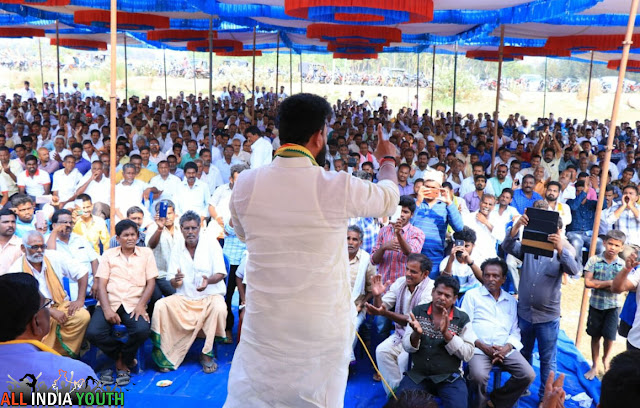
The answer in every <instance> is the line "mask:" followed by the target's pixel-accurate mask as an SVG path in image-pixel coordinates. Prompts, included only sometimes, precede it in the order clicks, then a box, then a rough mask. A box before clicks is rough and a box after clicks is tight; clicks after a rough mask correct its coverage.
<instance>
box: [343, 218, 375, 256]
mask: <svg viewBox="0 0 640 408" xmlns="http://www.w3.org/2000/svg"><path fill="white" fill-rule="evenodd" d="M349 225H357V226H358V227H360V229H361V230H362V244H361V245H360V248H362V249H363V250H365V251H366V252H368V253H369V255H372V254H373V246H374V245H375V244H376V240H377V239H378V233H379V232H380V222H378V219H377V218H375V217H360V218H349Z"/></svg>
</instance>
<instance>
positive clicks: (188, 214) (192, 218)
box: [180, 210, 200, 227]
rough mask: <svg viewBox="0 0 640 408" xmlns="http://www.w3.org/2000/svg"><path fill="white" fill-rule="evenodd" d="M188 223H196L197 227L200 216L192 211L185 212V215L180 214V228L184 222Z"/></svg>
mask: <svg viewBox="0 0 640 408" xmlns="http://www.w3.org/2000/svg"><path fill="white" fill-rule="evenodd" d="M189 221H196V223H197V224H198V226H199V225H200V216H199V215H198V214H196V213H195V212H194V211H191V210H189V211H187V212H186V213H184V214H182V217H180V227H182V226H183V225H184V223H185V222H189Z"/></svg>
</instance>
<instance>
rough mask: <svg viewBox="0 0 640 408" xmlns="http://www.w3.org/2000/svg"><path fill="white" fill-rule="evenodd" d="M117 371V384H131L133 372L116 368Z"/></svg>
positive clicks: (121, 385)
mask: <svg viewBox="0 0 640 408" xmlns="http://www.w3.org/2000/svg"><path fill="white" fill-rule="evenodd" d="M116 371H117V374H118V376H117V378H116V384H118V386H120V387H123V386H125V385H129V382H130V381H131V373H130V372H129V371H128V370H116Z"/></svg>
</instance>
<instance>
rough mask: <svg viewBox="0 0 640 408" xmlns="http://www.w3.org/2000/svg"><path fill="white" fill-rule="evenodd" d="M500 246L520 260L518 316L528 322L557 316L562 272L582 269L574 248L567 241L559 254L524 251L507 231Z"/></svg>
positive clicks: (548, 319) (571, 273)
mask: <svg viewBox="0 0 640 408" xmlns="http://www.w3.org/2000/svg"><path fill="white" fill-rule="evenodd" d="M502 249H504V251H505V252H506V253H509V254H511V255H513V256H515V257H516V258H518V259H520V260H521V261H522V269H521V271H520V285H519V286H518V289H519V291H518V316H519V317H520V318H522V319H524V320H526V321H528V322H531V323H546V322H550V321H553V320H555V319H557V318H559V317H560V287H561V285H562V274H563V272H566V273H568V274H570V275H578V274H579V273H580V270H581V268H580V265H578V263H577V262H576V259H575V250H574V249H573V247H571V246H570V245H569V244H568V243H566V244H565V246H564V248H563V250H562V254H561V255H560V256H558V252H557V251H555V250H554V253H553V257H551V258H549V257H546V256H539V255H538V256H536V255H533V254H529V253H524V252H523V251H522V244H521V243H520V241H519V240H518V239H517V238H514V237H512V236H511V231H510V230H509V231H507V236H506V237H505V239H504V241H503V242H502Z"/></svg>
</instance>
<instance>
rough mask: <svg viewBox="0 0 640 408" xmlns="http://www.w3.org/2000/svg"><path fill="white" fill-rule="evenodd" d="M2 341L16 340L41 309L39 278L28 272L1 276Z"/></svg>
mask: <svg viewBox="0 0 640 408" xmlns="http://www.w3.org/2000/svg"><path fill="white" fill-rule="evenodd" d="M0 305H1V306H0V307H2V310H3V312H4V313H3V314H2V318H0V342H4V341H10V340H15V339H16V338H17V337H18V336H20V335H21V334H23V333H24V332H25V330H27V325H28V324H29V322H30V321H31V319H33V316H35V314H36V313H38V311H39V310H40V292H39V290H38V280H37V279H36V278H34V277H33V276H32V275H30V274H28V273H8V274H6V275H2V276H0Z"/></svg>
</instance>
